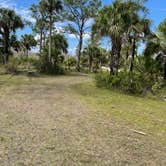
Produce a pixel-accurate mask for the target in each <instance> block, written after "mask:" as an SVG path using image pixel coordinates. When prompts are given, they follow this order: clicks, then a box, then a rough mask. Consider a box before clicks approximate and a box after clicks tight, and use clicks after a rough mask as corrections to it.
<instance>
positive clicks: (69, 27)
mask: <svg viewBox="0 0 166 166" xmlns="http://www.w3.org/2000/svg"><path fill="white" fill-rule="evenodd" d="M145 2H146V0H127V1H122V0H114V1H113V2H112V3H111V4H110V5H109V6H104V7H102V3H101V1H100V0H78V1H76V0H63V1H62V0H40V1H39V2H38V4H32V6H31V7H30V13H31V17H32V18H33V19H34V20H35V24H31V23H30V22H28V21H25V20H22V19H21V17H20V16H18V15H17V14H16V13H15V12H14V11H13V10H10V9H4V8H1V9H0V27H1V28H0V35H1V37H0V42H1V48H0V52H1V55H2V56H1V59H2V63H3V64H6V63H8V60H9V56H10V55H12V52H11V50H15V51H16V52H18V51H23V53H24V56H25V57H28V51H29V50H31V48H33V47H36V45H39V53H38V56H39V58H38V63H36V64H37V69H38V70H39V71H40V72H46V73H63V70H64V68H66V70H71V69H73V68H74V66H75V68H76V70H77V71H81V70H87V71H89V72H100V71H102V70H105V71H107V72H108V71H109V73H107V72H102V73H100V74H99V75H97V77H96V79H97V83H98V85H100V86H106V87H109V88H118V89H119V88H120V89H122V90H125V91H131V92H139V93H142V92H145V91H147V90H151V91H152V90H153V89H155V88H156V87H157V88H161V87H162V86H164V85H165V82H164V81H163V80H166V57H165V54H166V45H165V43H166V19H165V20H164V21H163V22H162V23H160V25H159V26H158V28H157V30H156V31H155V32H154V31H152V30H151V22H152V20H150V19H148V9H147V8H146V6H145ZM56 22H64V27H63V29H62V30H63V32H59V30H58V29H57V28H56V26H55V23H56ZM89 22H91V23H89ZM26 25H30V26H32V30H33V35H27V34H25V35H23V36H22V38H21V39H20V40H17V37H16V30H17V29H19V28H24V26H26ZM65 33H68V34H72V35H75V37H76V38H77V39H78V46H77V49H76V57H71V56H68V42H67V39H66V38H65V35H64V34H65ZM87 33H88V34H90V39H89V40H88V42H87V44H86V46H85V47H84V44H83V43H84V37H85V36H86V35H87ZM34 36H36V37H34ZM36 38H37V39H36ZM105 38H108V39H109V40H110V46H109V49H107V50H106V49H103V48H101V42H102V41H104V40H105ZM35 39H36V40H35ZM140 49H141V50H142V51H139V50H140ZM64 66H65V67H64ZM154 87H155V88H154Z"/></svg>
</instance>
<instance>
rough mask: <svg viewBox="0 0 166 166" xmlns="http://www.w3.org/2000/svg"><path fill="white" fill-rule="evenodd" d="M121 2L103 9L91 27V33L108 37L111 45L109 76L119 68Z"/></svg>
mask: <svg viewBox="0 0 166 166" xmlns="http://www.w3.org/2000/svg"><path fill="white" fill-rule="evenodd" d="M122 13H123V8H122V2H120V1H118V0H116V1H114V2H113V4H112V5H110V6H108V7H104V8H103V9H102V10H101V11H100V12H99V15H98V17H97V18H96V19H95V24H94V25H93V29H92V30H93V32H94V33H96V34H97V35H99V37H102V36H109V37H110V39H111V44H112V51H111V55H110V74H115V73H117V71H118V68H119V61H120V56H121V55H120V52H121V47H122V39H123V33H124V22H123V17H122Z"/></svg>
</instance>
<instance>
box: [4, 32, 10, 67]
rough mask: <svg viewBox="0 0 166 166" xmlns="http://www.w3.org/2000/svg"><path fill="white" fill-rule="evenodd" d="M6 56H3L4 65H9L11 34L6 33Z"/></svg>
mask: <svg viewBox="0 0 166 166" xmlns="http://www.w3.org/2000/svg"><path fill="white" fill-rule="evenodd" d="M3 38H4V56H3V64H7V62H8V59H9V33H8V32H7V31H6V32H5V33H4V36H3Z"/></svg>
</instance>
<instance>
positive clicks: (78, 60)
mask: <svg viewBox="0 0 166 166" xmlns="http://www.w3.org/2000/svg"><path fill="white" fill-rule="evenodd" d="M82 43H83V34H82V33H81V34H80V40H79V44H78V52H77V66H76V69H77V71H78V72H80V59H81V51H82Z"/></svg>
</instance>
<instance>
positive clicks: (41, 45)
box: [40, 29, 43, 54]
mask: <svg viewBox="0 0 166 166" xmlns="http://www.w3.org/2000/svg"><path fill="white" fill-rule="evenodd" d="M42 49H43V30H42V29H41V30H40V54H41V51H42Z"/></svg>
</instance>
